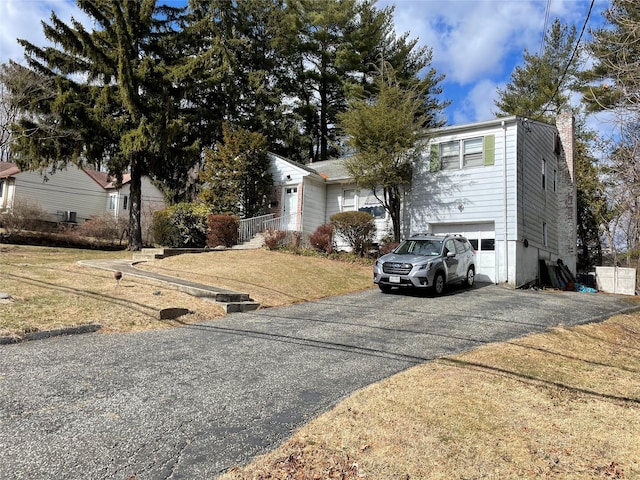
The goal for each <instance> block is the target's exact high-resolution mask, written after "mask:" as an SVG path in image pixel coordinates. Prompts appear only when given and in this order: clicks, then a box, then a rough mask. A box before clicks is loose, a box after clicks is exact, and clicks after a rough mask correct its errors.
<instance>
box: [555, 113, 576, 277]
mask: <svg viewBox="0 0 640 480" xmlns="http://www.w3.org/2000/svg"><path fill="white" fill-rule="evenodd" d="M556 128H557V129H558V138H559V141H560V149H559V152H558V154H557V155H558V156H557V158H558V185H557V195H558V257H559V258H560V259H561V260H562V261H563V262H564V264H565V265H566V266H567V267H569V270H571V272H572V273H574V274H575V273H576V261H577V242H578V237H577V228H578V207H577V204H576V201H577V191H576V182H575V178H576V167H575V159H574V151H575V148H574V147H575V119H574V118H573V114H572V113H570V112H562V113H560V115H558V116H557V117H556Z"/></svg>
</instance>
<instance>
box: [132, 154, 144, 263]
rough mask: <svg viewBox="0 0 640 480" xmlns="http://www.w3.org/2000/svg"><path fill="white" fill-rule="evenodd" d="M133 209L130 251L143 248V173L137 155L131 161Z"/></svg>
mask: <svg viewBox="0 0 640 480" xmlns="http://www.w3.org/2000/svg"><path fill="white" fill-rule="evenodd" d="M129 188H130V190H129V195H130V200H131V201H130V204H131V208H130V209H129V250H132V251H135V252H137V251H139V250H140V249H141V248H142V228H141V226H140V224H141V217H142V172H141V168H140V160H139V159H138V157H137V155H134V156H133V158H132V159H131V181H130V183H129Z"/></svg>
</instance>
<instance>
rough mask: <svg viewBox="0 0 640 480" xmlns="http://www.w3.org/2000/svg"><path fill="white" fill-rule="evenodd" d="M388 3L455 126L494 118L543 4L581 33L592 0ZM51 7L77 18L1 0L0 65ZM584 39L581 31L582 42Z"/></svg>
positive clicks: (62, 0)
mask: <svg viewBox="0 0 640 480" xmlns="http://www.w3.org/2000/svg"><path fill="white" fill-rule="evenodd" d="M175 2H176V3H178V2H179V0H175ZM179 3H182V2H179ZM388 5H395V16H394V19H395V26H396V30H397V32H398V33H399V34H402V33H404V32H409V33H410V37H411V38H418V39H419V44H420V45H426V46H428V47H430V48H432V50H433V66H434V67H435V68H436V70H437V71H438V73H443V74H445V75H446V80H445V82H444V83H443V88H444V98H446V99H449V100H451V101H452V104H451V106H450V107H449V108H448V109H447V111H446V112H445V113H446V117H447V121H448V123H449V124H462V123H468V122H475V121H482V120H487V119H490V118H493V117H494V115H493V111H494V110H495V108H494V104H493V101H494V99H495V98H496V89H497V88H498V87H503V86H504V84H505V83H506V82H507V81H508V80H509V76H510V75H511V72H512V71H513V69H514V67H515V66H516V65H518V64H519V63H521V61H522V54H523V52H524V50H525V49H528V50H529V52H531V53H537V52H538V51H539V50H540V43H541V39H542V35H543V31H544V27H545V16H546V12H547V8H548V10H549V15H548V24H551V22H552V21H553V19H554V18H555V17H559V18H560V19H561V20H562V21H563V22H565V23H568V24H573V25H576V27H577V29H578V31H580V29H581V28H582V25H583V23H584V21H585V18H586V16H587V12H588V11H589V6H590V5H591V0H378V6H379V7H385V6H388ZM608 5H609V0H595V4H594V7H593V11H592V14H591V19H590V21H589V24H588V27H595V26H598V25H600V24H602V12H603V10H604V9H605V8H607V6H608ZM52 10H55V12H56V13H57V14H58V16H59V17H60V18H62V19H63V20H65V21H68V20H69V19H70V18H71V16H73V15H75V17H76V19H78V20H80V21H83V17H82V16H81V14H79V12H78V10H77V9H76V7H75V4H74V2H72V1H69V0H1V1H0V62H6V61H7V60H8V59H10V58H11V59H13V60H16V61H21V60H22V53H23V50H22V48H21V47H20V46H19V45H18V44H17V43H16V38H26V39H28V40H29V41H31V42H33V43H35V44H36V45H44V42H45V40H44V36H43V34H42V27H41V25H40V21H41V20H43V19H48V18H49V14H50V12H51V11H52ZM84 20H85V21H86V19H84ZM83 23H84V21H83ZM588 39H589V35H588V32H586V33H585V37H584V38H583V41H585V40H588ZM594 121H595V120H594Z"/></svg>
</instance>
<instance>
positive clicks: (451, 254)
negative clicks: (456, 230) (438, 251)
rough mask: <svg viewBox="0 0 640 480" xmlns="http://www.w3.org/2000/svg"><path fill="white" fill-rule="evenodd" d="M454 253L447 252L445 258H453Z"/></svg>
mask: <svg viewBox="0 0 640 480" xmlns="http://www.w3.org/2000/svg"><path fill="white" fill-rule="evenodd" d="M455 256H456V252H447V257H455Z"/></svg>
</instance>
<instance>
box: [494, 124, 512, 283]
mask: <svg viewBox="0 0 640 480" xmlns="http://www.w3.org/2000/svg"><path fill="white" fill-rule="evenodd" d="M502 135H503V143H502V148H503V151H504V154H503V160H502V177H503V195H504V268H505V282H506V283H509V244H508V243H507V240H508V229H507V221H508V220H507V219H508V215H507V206H508V204H509V198H508V197H507V184H508V182H507V124H506V122H505V121H504V120H502ZM496 278H497V275H496Z"/></svg>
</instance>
